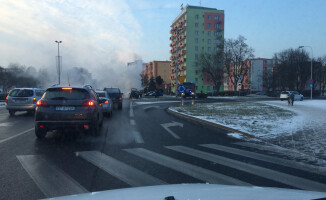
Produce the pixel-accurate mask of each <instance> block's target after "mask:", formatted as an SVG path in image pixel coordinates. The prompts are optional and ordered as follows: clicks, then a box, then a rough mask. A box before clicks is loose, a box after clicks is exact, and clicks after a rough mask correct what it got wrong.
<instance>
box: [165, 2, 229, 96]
mask: <svg viewBox="0 0 326 200" xmlns="http://www.w3.org/2000/svg"><path fill="white" fill-rule="evenodd" d="M170 33H171V37H170V40H171V44H170V47H171V50H170V53H171V57H170V59H171V82H172V83H171V85H172V88H171V90H172V92H175V91H176V87H177V85H178V80H177V77H178V76H185V82H193V83H195V84H196V90H197V92H199V91H202V92H204V93H210V92H214V91H216V90H219V91H221V90H223V86H222V87H221V88H217V89H216V88H215V87H214V84H213V82H212V80H210V79H209V78H208V77H206V76H203V75H202V72H201V71H202V70H201V69H200V65H199V57H200V55H201V54H202V53H213V52H214V51H216V50H217V45H218V43H219V42H221V40H223V39H224V11H223V10H217V9H215V8H206V7H198V6H186V7H185V8H184V9H183V10H182V11H181V13H180V14H179V15H178V16H177V17H176V18H175V19H174V21H173V22H172V25H171V31H170Z"/></svg>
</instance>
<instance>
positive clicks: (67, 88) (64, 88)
mask: <svg viewBox="0 0 326 200" xmlns="http://www.w3.org/2000/svg"><path fill="white" fill-rule="evenodd" d="M61 89H63V90H72V88H71V87H63V88H61Z"/></svg>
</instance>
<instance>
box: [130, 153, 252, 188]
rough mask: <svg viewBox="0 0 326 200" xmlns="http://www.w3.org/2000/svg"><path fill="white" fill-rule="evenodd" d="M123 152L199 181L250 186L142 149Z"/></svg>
mask: <svg viewBox="0 0 326 200" xmlns="http://www.w3.org/2000/svg"><path fill="white" fill-rule="evenodd" d="M124 150H125V151H127V152H129V153H131V154H133V155H136V156H139V157H141V158H144V159H146V160H149V161H152V162H154V163H156V164H159V165H162V166H164V167H167V168H170V169H173V170H175V171H178V172H180V173H183V174H186V175H188V176H191V177H194V178H197V179H199V180H202V181H205V182H208V183H217V184H228V185H250V184H249V183H246V182H243V181H240V180H238V179H235V178H232V177H229V176H225V175H223V174H220V173H217V172H214V171H211V170H207V169H204V168H201V167H198V166H194V165H191V164H189V163H186V162H183V161H180V160H177V159H174V158H170V157H167V156H165V155H162V154H158V153H155V152H152V151H149V150H146V149H143V148H134V149H124Z"/></svg>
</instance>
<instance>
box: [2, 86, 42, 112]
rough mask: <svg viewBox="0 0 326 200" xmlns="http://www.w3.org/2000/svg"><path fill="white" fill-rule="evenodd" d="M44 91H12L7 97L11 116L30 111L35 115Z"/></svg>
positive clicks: (26, 89)
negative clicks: (37, 104) (37, 103)
mask: <svg viewBox="0 0 326 200" xmlns="http://www.w3.org/2000/svg"><path fill="white" fill-rule="evenodd" d="M43 94H44V90H43V89H40V88H15V89H12V90H10V92H9V94H8V96H7V97H6V109H7V110H8V111H9V114H10V115H11V116H13V115H15V112H16V111H28V112H29V113H33V112H34V111H35V108H36V102H37V101H38V100H39V99H41V97H42V95H43Z"/></svg>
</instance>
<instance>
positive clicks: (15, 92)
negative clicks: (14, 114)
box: [9, 89, 34, 97]
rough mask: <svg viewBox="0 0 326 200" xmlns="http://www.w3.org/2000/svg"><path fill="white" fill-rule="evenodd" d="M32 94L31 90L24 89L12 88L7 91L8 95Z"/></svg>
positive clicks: (26, 95) (25, 95)
mask: <svg viewBox="0 0 326 200" xmlns="http://www.w3.org/2000/svg"><path fill="white" fill-rule="evenodd" d="M33 95H34V92H33V90H26V89H14V90H12V91H11V92H10V93H9V96H10V97H32V96H33Z"/></svg>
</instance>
